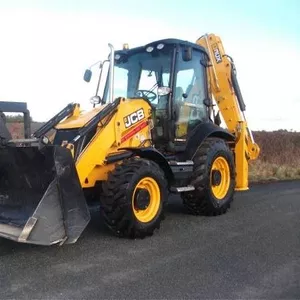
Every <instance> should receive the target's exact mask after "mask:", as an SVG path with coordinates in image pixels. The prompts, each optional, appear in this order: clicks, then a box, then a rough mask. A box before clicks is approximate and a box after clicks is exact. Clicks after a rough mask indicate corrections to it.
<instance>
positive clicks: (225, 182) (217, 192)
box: [210, 157, 230, 200]
mask: <svg viewBox="0 0 300 300" xmlns="http://www.w3.org/2000/svg"><path fill="white" fill-rule="evenodd" d="M210 182H211V187H212V192H213V195H214V196H215V197H216V198H217V199H218V200H222V199H223V198H224V197H225V196H226V194H227V192H228V189H229V185H230V169H229V165H228V163H227V161H226V159H225V158H223V157H218V158H216V160H215V161H214V163H213V165H212V168H211V172H210Z"/></svg>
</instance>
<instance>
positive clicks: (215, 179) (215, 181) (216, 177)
mask: <svg viewBox="0 0 300 300" xmlns="http://www.w3.org/2000/svg"><path fill="white" fill-rule="evenodd" d="M221 179H222V176H221V172H220V171H219V170H213V171H212V185H214V186H218V185H220V183H221Z"/></svg>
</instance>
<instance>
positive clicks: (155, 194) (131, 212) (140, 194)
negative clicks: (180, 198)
mask: <svg viewBox="0 0 300 300" xmlns="http://www.w3.org/2000/svg"><path fill="white" fill-rule="evenodd" d="M167 197H168V189H167V184H166V181H165V179H164V173H163V171H162V170H161V169H160V168H159V166H158V165H157V164H156V163H154V162H152V161H149V160H145V159H139V158H133V159H130V160H126V161H124V162H123V163H122V164H120V165H118V166H117V167H116V168H115V170H114V171H112V172H111V173H110V174H109V177H108V180H107V181H106V182H104V184H103V194H102V196H101V200H100V201H101V208H102V209H101V211H102V215H103V217H104V220H105V222H106V224H107V225H108V227H109V228H110V229H111V230H112V231H113V232H114V233H115V234H116V235H118V236H120V237H129V238H144V237H146V236H149V235H152V234H153V232H154V230H155V229H158V228H159V227H160V223H161V221H162V219H163V218H164V206H165V204H166V202H167Z"/></svg>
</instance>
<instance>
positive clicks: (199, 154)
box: [183, 138, 235, 216]
mask: <svg viewBox="0 0 300 300" xmlns="http://www.w3.org/2000/svg"><path fill="white" fill-rule="evenodd" d="M217 159H218V161H222V163H225V164H226V163H227V169H226V170H227V171H229V172H227V174H228V176H223V178H221V176H220V172H219V174H217V172H216V171H212V167H213V165H214V162H215V161H216V160H217ZM193 161H194V170H195V171H194V174H193V176H192V180H191V184H192V185H193V186H194V187H195V190H194V191H192V192H188V193H185V194H183V204H184V206H185V207H186V208H187V210H188V211H189V212H190V213H191V214H194V215H205V216H216V215H221V214H224V213H226V211H227V210H228V209H229V208H230V204H231V202H232V201H233V195H234V190H235V164H234V156H233V152H232V151H231V150H230V148H229V147H228V145H227V144H226V142H225V141H224V140H222V139H218V138H207V139H206V140H205V141H204V142H203V144H202V145H201V146H200V147H199V149H198V150H197V151H196V153H195V155H194V157H193ZM214 166H215V165H214ZM214 169H215V167H214ZM212 172H214V173H212ZM222 172H223V171H222ZM212 174H213V175H212ZM223 175H224V174H223ZM214 176H215V177H214ZM212 177H213V179H212ZM224 177H227V178H224ZM220 178H221V179H220ZM220 180H228V184H227V183H226V182H225V181H221V184H224V185H222V187H223V186H225V187H224V189H223V190H221V192H220V194H221V195H222V194H223V195H222V197H216V192H214V190H213V186H214V188H216V187H217V186H219V185H220V183H219V182H220ZM218 183H219V184H218ZM217 196H219V194H217Z"/></svg>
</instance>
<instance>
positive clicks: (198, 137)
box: [179, 123, 235, 160]
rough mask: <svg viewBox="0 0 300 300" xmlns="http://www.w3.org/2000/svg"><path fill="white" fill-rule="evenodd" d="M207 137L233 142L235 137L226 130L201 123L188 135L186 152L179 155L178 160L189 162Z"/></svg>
mask: <svg viewBox="0 0 300 300" xmlns="http://www.w3.org/2000/svg"><path fill="white" fill-rule="evenodd" d="M207 137H218V138H222V139H224V140H227V141H230V142H233V141H234V140H235V137H234V136H233V135H232V134H231V133H230V132H228V131H227V130H225V129H223V128H221V127H218V126H216V125H215V124H213V123H203V124H200V125H198V126H197V127H196V128H195V129H194V130H193V131H192V132H191V133H190V135H189V137H188V139H187V144H186V150H185V151H184V152H183V153H181V154H179V157H180V160H190V159H192V158H193V156H194V154H195V152H196V150H197V149H198V147H199V146H200V145H201V144H202V142H203V141H204V140H205V139H206V138H207Z"/></svg>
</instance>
